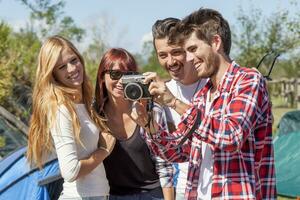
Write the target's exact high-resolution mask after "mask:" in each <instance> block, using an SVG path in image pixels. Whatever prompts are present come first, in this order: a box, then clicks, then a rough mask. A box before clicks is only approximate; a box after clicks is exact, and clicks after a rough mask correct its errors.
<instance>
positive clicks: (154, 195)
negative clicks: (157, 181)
mask: <svg viewBox="0 0 300 200" xmlns="http://www.w3.org/2000/svg"><path fill="white" fill-rule="evenodd" d="M109 200H164V197H163V194H162V190H161V188H156V189H154V190H151V191H149V192H140V193H137V194H132V195H122V196H120V195H110V196H109Z"/></svg>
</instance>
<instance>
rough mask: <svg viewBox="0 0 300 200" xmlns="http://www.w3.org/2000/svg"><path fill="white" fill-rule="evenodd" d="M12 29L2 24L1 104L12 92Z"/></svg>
mask: <svg viewBox="0 0 300 200" xmlns="http://www.w3.org/2000/svg"><path fill="white" fill-rule="evenodd" d="M10 34H11V29H10V27H9V26H8V25H7V24H5V23H4V22H1V23H0V77H1V78H0V104H1V102H3V101H4V100H5V99H6V98H7V97H8V96H9V95H10V94H11V92H12V72H13V70H12V69H11V68H10V65H11V62H12V59H10V56H9V55H10V52H9V46H10V43H11V41H10V38H9V36H10Z"/></svg>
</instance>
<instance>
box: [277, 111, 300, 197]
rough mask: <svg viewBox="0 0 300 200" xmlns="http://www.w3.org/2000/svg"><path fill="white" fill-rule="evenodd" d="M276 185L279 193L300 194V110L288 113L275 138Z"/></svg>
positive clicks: (287, 194)
mask: <svg viewBox="0 0 300 200" xmlns="http://www.w3.org/2000/svg"><path fill="white" fill-rule="evenodd" d="M274 153H275V169H276V186H277V192H278V194H279V195H284V196H290V197H299V196H300V171H299V166H300V111H292V112H288V113H286V114H285V115H284V116H283V117H282V118H281V120H280V122H279V129H278V134H277V137H276V138H275V139H274Z"/></svg>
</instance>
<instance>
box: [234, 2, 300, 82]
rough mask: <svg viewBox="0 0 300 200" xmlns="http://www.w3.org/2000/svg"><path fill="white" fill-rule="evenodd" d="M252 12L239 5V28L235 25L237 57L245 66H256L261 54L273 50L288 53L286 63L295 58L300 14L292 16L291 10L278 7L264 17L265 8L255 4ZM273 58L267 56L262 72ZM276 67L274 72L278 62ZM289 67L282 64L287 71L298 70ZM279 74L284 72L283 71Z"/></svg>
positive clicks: (297, 47)
mask: <svg viewBox="0 0 300 200" xmlns="http://www.w3.org/2000/svg"><path fill="white" fill-rule="evenodd" d="M294 6H297V4H295V5H294ZM249 13H250V14H248V13H246V12H245V11H244V10H242V9H240V13H239V15H238V22H239V24H238V28H237V27H234V28H235V30H236V31H235V32H236V34H233V43H234V45H235V48H236V49H238V52H236V54H237V55H236V56H235V58H236V60H237V61H238V62H239V63H240V64H242V65H244V66H248V67H256V66H257V64H258V63H259V61H260V59H261V58H262V56H263V55H265V54H266V53H267V52H270V51H274V52H276V53H280V54H281V55H282V57H285V59H284V60H285V64H286V63H287V62H286V61H288V62H290V61H291V60H293V59H294V58H292V57H291V56H292V55H293V54H295V52H297V51H299V45H300V31H299V27H300V15H297V16H296V17H294V18H292V17H291V16H290V12H289V11H288V10H277V11H276V12H274V13H272V14H271V15H270V16H268V17H265V16H263V12H262V10H260V9H256V8H255V7H253V8H252V9H251V10H250V11H249ZM273 58H274V57H272V56H269V57H267V58H266V59H265V60H264V62H263V63H262V66H261V68H260V70H261V71H262V73H266V72H267V71H268V69H269V67H270V65H271V63H272V61H273ZM277 65H279V62H278V63H277ZM285 66H286V65H285ZM294 68H295V67H294ZM275 69H276V70H274V72H275V71H277V69H278V66H277V67H276V68H275ZM285 70H286V71H285ZM289 70H290V69H289V67H284V68H283V71H285V72H284V73H285V75H287V76H289V77H295V76H296V74H297V73H296V74H295V73H290V72H288V71H289ZM274 72H273V73H272V74H274ZM279 74H281V75H282V71H281V72H280V73H279Z"/></svg>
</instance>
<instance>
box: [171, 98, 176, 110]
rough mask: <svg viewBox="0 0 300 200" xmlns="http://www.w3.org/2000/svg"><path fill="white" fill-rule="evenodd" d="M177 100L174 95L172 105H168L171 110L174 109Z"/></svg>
mask: <svg viewBox="0 0 300 200" xmlns="http://www.w3.org/2000/svg"><path fill="white" fill-rule="evenodd" d="M177 100H178V99H177V98H176V97H175V99H174V101H173V103H172V105H171V106H170V107H171V108H172V109H173V110H175V109H176V101H177Z"/></svg>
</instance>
